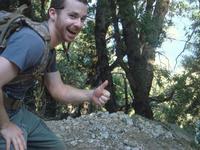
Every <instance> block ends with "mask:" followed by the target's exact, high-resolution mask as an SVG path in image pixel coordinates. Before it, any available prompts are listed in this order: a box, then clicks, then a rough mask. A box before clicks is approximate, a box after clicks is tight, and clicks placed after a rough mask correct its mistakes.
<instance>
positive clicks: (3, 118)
mask: <svg viewBox="0 0 200 150" xmlns="http://www.w3.org/2000/svg"><path fill="white" fill-rule="evenodd" d="M9 122H10V121H9V117H8V114H7V112H6V110H5V107H4V102H3V92H2V89H1V88H0V129H2V128H3V127H4V126H6V124H8V123H9Z"/></svg>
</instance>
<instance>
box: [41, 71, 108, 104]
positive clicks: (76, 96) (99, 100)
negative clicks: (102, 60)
mask: <svg viewBox="0 0 200 150" xmlns="http://www.w3.org/2000/svg"><path fill="white" fill-rule="evenodd" d="M45 85H46V87H47V89H48V90H49V92H50V94H51V95H52V96H53V97H54V98H55V99H57V100H58V101H60V102H62V103H65V104H67V103H73V104H76V103H82V102H84V101H93V102H94V103H95V104H97V105H104V104H105V103H106V102H107V101H108V100H109V98H110V92H108V91H107V90H106V89H105V87H106V86H107V85H108V81H105V82H104V83H103V84H101V85H100V86H99V87H97V88H96V89H94V90H82V89H77V88H74V87H72V86H69V85H66V84H64V83H63V82H62V80H61V77H60V73H59V72H58V71H57V72H53V73H48V74H47V75H46V76H45Z"/></svg>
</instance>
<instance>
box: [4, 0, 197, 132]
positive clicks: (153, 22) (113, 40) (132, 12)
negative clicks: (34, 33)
mask: <svg viewBox="0 0 200 150" xmlns="http://www.w3.org/2000/svg"><path fill="white" fill-rule="evenodd" d="M22 4H27V5H28V6H29V9H27V10H26V11H25V15H26V16H28V17H30V18H32V19H33V20H35V21H43V20H44V19H46V12H47V10H48V6H49V0H37V1H36V0H0V10H9V11H13V10H14V9H16V8H17V7H18V6H20V5H22ZM199 12H200V1H198V0H179V1H176V0H174V1H170V0H109V1H107V0H98V1H97V2H95V1H93V2H92V3H91V1H90V3H89V14H88V18H87V22H86V24H85V26H84V29H83V31H82V32H81V33H80V35H79V36H78V37H77V39H76V41H75V42H72V43H70V47H69V51H68V52H67V53H65V52H64V51H63V49H66V48H68V47H67V45H60V46H58V47H57V60H58V68H59V70H60V72H61V75H62V79H63V80H64V82H65V83H68V84H70V85H73V86H76V87H78V88H85V89H89V88H95V87H96V86H98V85H99V84H100V83H101V82H103V81H104V80H108V81H109V86H108V90H109V91H110V92H111V100H110V101H109V102H108V103H107V104H106V105H105V106H104V107H97V106H94V105H93V104H91V103H84V104H81V105H71V104H69V105H67V106H63V105H61V104H59V103H56V102H55V101H53V100H52V97H51V96H50V95H49V94H48V92H47V91H46V89H44V88H42V86H41V85H40V83H38V84H37V85H36V87H34V89H31V90H30V92H29V93H28V94H27V99H28V100H29V102H30V103H29V104H28V105H29V107H30V109H32V110H33V111H35V112H36V113H38V114H39V115H40V116H42V117H44V118H46V119H63V118H67V117H68V116H71V117H78V116H80V115H83V114H89V113H92V112H96V111H108V112H110V113H113V112H117V111H123V112H125V113H127V114H129V115H133V114H139V115H141V116H144V117H146V118H149V119H154V120H158V121H161V122H167V123H172V124H177V125H179V126H180V127H182V128H185V129H189V130H190V131H192V130H193V129H194V125H195V122H196V121H197V120H198V119H199V116H200V107H199V106H200V90H199V89H200V88H199V87H200V78H199V76H200V49H199V47H200V46H199V44H200V41H199V33H200V32H199V31H200V23H199V18H200V13H199ZM177 16H181V17H185V18H187V19H188V20H190V22H191V26H189V27H188V28H187V29H185V32H186V34H185V39H186V40H185V41H183V45H184V46H183V50H182V52H181V53H180V55H182V54H184V52H186V51H190V53H191V55H189V56H185V57H184V58H183V59H182V60H183V61H182V63H181V64H182V67H183V71H181V72H178V73H174V72H171V70H169V69H168V68H166V67H163V65H160V64H159V63H155V60H156V58H157V57H159V56H165V54H164V53H163V52H162V51H160V49H159V48H160V47H161V46H162V43H163V42H164V41H165V40H167V39H169V37H168V36H167V30H168V29H169V28H170V27H171V26H174V22H173V18H175V17H177ZM171 40H174V39H171ZM179 57H180V56H179Z"/></svg>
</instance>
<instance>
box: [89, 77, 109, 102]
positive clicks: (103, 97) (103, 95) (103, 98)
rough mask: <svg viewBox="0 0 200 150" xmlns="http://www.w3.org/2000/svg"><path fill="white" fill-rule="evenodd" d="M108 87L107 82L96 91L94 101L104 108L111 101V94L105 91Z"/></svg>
mask: <svg viewBox="0 0 200 150" xmlns="http://www.w3.org/2000/svg"><path fill="white" fill-rule="evenodd" d="M107 85H108V81H107V80H106V81H104V82H103V83H102V84H101V85H100V86H98V87H97V88H96V89H95V90H94V92H93V95H92V101H93V102H94V103H95V104H97V105H99V106H102V105H104V104H105V103H106V102H107V101H108V100H109V99H110V92H109V91H107V90H106V89H105V88H106V86H107Z"/></svg>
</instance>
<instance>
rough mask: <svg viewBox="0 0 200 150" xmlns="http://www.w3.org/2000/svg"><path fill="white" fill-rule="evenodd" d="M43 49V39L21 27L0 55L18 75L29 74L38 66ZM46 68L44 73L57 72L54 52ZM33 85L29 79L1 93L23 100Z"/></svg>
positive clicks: (10, 38) (9, 86)
mask: <svg viewBox="0 0 200 150" xmlns="http://www.w3.org/2000/svg"><path fill="white" fill-rule="evenodd" d="M44 49H45V44H44V41H43V39H42V38H41V37H40V36H39V35H38V34H37V33H36V32H35V31H33V30H32V29H30V28H28V27H23V28H22V29H21V30H19V31H17V32H15V33H13V34H12V35H11V36H10V37H9V39H8V42H7V46H6V48H5V49H4V50H3V51H2V52H0V55H1V56H2V57H4V58H6V59H7V60H9V61H10V62H12V63H13V64H15V65H16V66H17V67H18V68H19V72H20V74H21V73H22V74H26V73H29V74H30V72H32V71H33V70H34V69H35V68H36V67H37V66H38V65H39V64H40V61H41V59H42V57H43V54H44ZM47 68H48V69H47ZM47 68H46V70H45V72H55V71H57V69H56V59H55V50H50V53H49V64H48V66H47ZM34 84H35V80H34V79H29V80H26V81H25V82H22V83H20V82H18V83H16V84H8V85H5V86H4V87H3V91H4V93H6V94H7V95H8V96H9V97H11V98H13V99H16V100H23V99H24V98H25V95H26V92H27V91H28V89H29V88H31V87H33V86H34Z"/></svg>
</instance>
